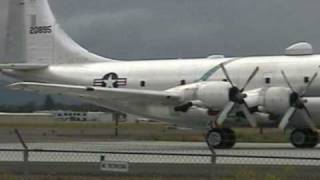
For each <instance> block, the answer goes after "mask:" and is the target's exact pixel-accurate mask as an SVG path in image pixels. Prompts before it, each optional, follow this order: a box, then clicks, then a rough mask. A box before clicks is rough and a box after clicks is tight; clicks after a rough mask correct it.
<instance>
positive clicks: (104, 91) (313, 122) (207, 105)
mask: <svg viewBox="0 0 320 180" xmlns="http://www.w3.org/2000/svg"><path fill="white" fill-rule="evenodd" d="M8 20H9V21H8V28H7V36H6V49H5V51H6V58H5V59H3V60H1V64H0V69H1V72H2V73H3V74H5V75H7V76H10V77H15V78H17V79H19V80H21V81H24V82H19V83H15V84H11V85H9V87H10V88H12V89H18V90H29V91H36V92H43V93H53V94H62V95H67V96H72V97H77V98H80V99H82V100H83V101H87V102H91V103H94V104H97V105H99V106H104V107H106V108H108V109H112V110H115V111H118V112H124V113H130V114H136V115H139V116H142V117H146V118H152V119H161V120H164V121H168V122H172V123H176V124H178V125H184V126H189V127H190V126H191V127H192V128H202V129H206V128H208V127H209V128H210V129H209V130H208V133H207V136H206V142H207V143H208V145H209V146H210V147H213V148H231V147H233V146H234V144H235V142H236V137H235V133H234V131H233V130H232V129H230V128H228V127H224V122H225V120H227V119H228V115H229V114H230V113H231V112H232V113H236V114H237V115H239V116H244V117H245V118H246V119H247V120H248V122H249V124H250V125H251V126H252V127H257V126H258V125H259V126H264V125H265V124H268V123H273V124H276V126H278V127H279V128H281V129H285V128H290V129H293V131H292V133H291V136H290V141H291V143H292V144H293V145H294V146H295V147H299V148H306V147H309V148H311V147H315V146H316V145H317V143H318V133H317V131H316V128H317V125H319V124H320V121H318V118H319V117H320V113H319V111H318V107H320V100H319V98H318V97H319V96H320V80H319V79H318V78H317V75H318V73H317V72H318V71H319V65H320V56H319V55H313V50H312V47H311V46H310V45H309V44H307V43H298V44H295V45H293V46H291V47H290V48H288V49H287V51H286V55H284V56H273V57H248V58H222V57H220V58H205V59H189V60H155V61H130V62H125V61H117V60H111V59H105V58H103V57H100V56H97V55H95V54H92V53H90V52H88V51H86V50H85V49H83V48H81V47H80V46H79V45H78V44H76V43H75V42H74V41H72V40H71V39H70V38H69V37H68V36H67V35H66V34H65V33H64V31H63V30H62V29H61V28H60V26H59V24H57V22H56V20H55V18H54V16H53V14H52V12H51V10H50V7H49V4H48V2H47V0H10V2H9V15H8ZM264 117H267V118H264ZM208 124H209V125H208Z"/></svg>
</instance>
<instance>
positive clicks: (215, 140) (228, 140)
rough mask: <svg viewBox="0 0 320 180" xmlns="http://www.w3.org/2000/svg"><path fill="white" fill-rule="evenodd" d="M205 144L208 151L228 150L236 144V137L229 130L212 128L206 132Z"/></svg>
mask: <svg viewBox="0 0 320 180" xmlns="http://www.w3.org/2000/svg"><path fill="white" fill-rule="evenodd" d="M206 142H207V144H208V146H209V148H210V149H212V148H213V149H229V148H232V147H233V146H234V144H235V143H236V135H235V133H234V131H233V130H231V129H227V128H214V129H211V130H210V131H208V133H207V136H206Z"/></svg>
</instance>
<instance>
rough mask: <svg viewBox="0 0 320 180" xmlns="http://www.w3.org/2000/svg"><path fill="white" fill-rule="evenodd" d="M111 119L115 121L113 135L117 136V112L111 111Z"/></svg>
mask: <svg viewBox="0 0 320 180" xmlns="http://www.w3.org/2000/svg"><path fill="white" fill-rule="evenodd" d="M112 119H113V120H114V122H115V129H114V135H115V136H116V137H117V136H118V135H119V119H120V114H119V113H117V112H114V113H112Z"/></svg>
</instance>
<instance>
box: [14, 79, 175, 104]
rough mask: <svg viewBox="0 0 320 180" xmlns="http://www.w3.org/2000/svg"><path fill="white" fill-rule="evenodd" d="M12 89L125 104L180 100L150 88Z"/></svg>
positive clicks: (16, 86)
mask: <svg viewBox="0 0 320 180" xmlns="http://www.w3.org/2000/svg"><path fill="white" fill-rule="evenodd" d="M9 88H11V89H14V90H25V91H35V92H40V93H41V92H42V93H54V94H58V95H67V96H73V97H79V98H82V99H87V100H90V101H92V100H96V101H98V102H101V101H107V102H115V103H116V102H121V103H126V104H163V105H177V104H179V103H181V102H180V96H178V95H177V94H175V93H172V92H165V91H152V90H134V89H114V88H102V87H91V86H90V87H86V86H71V85H62V84H46V83H31V82H21V83H15V84H11V85H9Z"/></svg>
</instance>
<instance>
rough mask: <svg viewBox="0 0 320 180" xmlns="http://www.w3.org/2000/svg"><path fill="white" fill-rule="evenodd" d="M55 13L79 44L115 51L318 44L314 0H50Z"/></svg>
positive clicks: (269, 49)
mask: <svg viewBox="0 0 320 180" xmlns="http://www.w3.org/2000/svg"><path fill="white" fill-rule="evenodd" d="M51 4H52V7H53V10H54V12H55V13H56V16H57V17H58V21H59V22H60V23H61V24H62V26H63V27H64V28H65V29H66V31H67V32H68V33H69V34H70V35H71V36H72V37H73V38H75V39H76V40H77V41H78V42H80V44H82V45H83V46H85V47H86V48H88V49H90V50H91V51H93V52H96V53H98V54H101V55H104V56H108V57H111V58H116V59H157V58H177V57H204V56H206V55H209V54H212V53H223V54H226V55H229V56H246V55H272V54H281V53H282V52H283V50H284V49H285V48H286V47H287V46H288V45H290V44H291V43H294V42H297V41H309V42H311V43H312V44H313V45H314V47H315V49H319V47H320V38H319V37H320V31H319V29H320V27H319V24H320V18H319V17H320V13H319V12H318V7H320V1H316V0H306V1H300V0H281V1H279V0H268V1H255V0H231V1H230V0H200V1H192V0H162V1H158V0H121V1H119V0H107V1H106V0H91V1H87V0H68V1H64V0H54V1H51Z"/></svg>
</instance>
